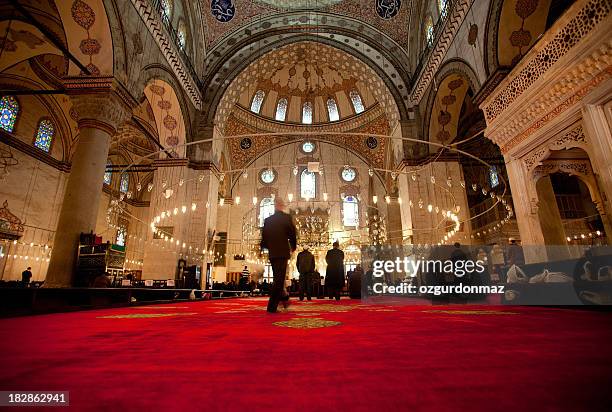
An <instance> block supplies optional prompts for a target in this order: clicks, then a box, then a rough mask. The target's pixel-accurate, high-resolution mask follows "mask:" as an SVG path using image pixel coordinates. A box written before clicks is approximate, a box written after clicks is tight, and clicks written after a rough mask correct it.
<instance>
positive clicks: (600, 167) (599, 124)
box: [582, 105, 612, 244]
mask: <svg viewBox="0 0 612 412" xmlns="http://www.w3.org/2000/svg"><path fill="white" fill-rule="evenodd" d="M582 121H583V126H584V132H585V134H586V136H587V139H588V142H589V145H590V146H591V151H590V153H589V157H590V160H591V167H592V168H593V172H594V174H595V179H596V182H597V186H598V189H599V192H600V194H601V199H602V204H598V205H597V210H598V211H599V213H600V215H601V219H602V221H603V223H604V227H605V230H606V236H607V239H608V244H612V233H610V232H609V228H611V227H612V222H611V221H610V216H612V161H610V159H612V132H611V131H610V125H609V124H608V120H607V118H606V114H605V111H604V108H603V107H602V106H596V105H585V106H584V107H583V108H582Z"/></svg>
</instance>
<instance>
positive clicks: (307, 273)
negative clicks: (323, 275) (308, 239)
mask: <svg viewBox="0 0 612 412" xmlns="http://www.w3.org/2000/svg"><path fill="white" fill-rule="evenodd" d="M296 266H297V270H298V272H300V300H304V292H306V297H307V298H308V300H312V276H313V273H314V271H315V258H314V255H313V254H312V253H310V251H309V250H308V246H305V247H304V250H302V251H301V252H300V253H298V255H297V262H296Z"/></svg>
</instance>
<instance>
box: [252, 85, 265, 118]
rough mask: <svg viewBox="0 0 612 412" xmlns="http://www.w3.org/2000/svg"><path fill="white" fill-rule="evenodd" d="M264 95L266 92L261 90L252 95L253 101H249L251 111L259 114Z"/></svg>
mask: <svg viewBox="0 0 612 412" xmlns="http://www.w3.org/2000/svg"><path fill="white" fill-rule="evenodd" d="M264 97H266V92H264V91H263V90H257V92H256V93H255V96H253V101H252V102H251V111H252V112H253V113H257V114H259V112H260V110H261V105H262V103H263V101H264Z"/></svg>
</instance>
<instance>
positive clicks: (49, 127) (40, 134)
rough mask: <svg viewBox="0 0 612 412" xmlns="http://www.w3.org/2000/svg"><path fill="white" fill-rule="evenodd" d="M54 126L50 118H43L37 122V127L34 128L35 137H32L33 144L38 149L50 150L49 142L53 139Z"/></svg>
mask: <svg viewBox="0 0 612 412" xmlns="http://www.w3.org/2000/svg"><path fill="white" fill-rule="evenodd" d="M54 133H55V128H54V127H53V123H52V122H51V120H48V119H43V120H41V121H40V122H38V129H37V130H36V138H35V139H34V146H36V147H38V148H39V149H40V150H44V151H45V152H47V153H49V150H51V142H52V141H53V134H54Z"/></svg>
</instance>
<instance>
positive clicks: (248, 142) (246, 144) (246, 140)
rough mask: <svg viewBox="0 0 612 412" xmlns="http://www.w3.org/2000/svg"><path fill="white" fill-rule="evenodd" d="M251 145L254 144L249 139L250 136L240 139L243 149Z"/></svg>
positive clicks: (247, 148)
mask: <svg viewBox="0 0 612 412" xmlns="http://www.w3.org/2000/svg"><path fill="white" fill-rule="evenodd" d="M251 146H253V141H252V140H251V139H249V138H248V137H245V138H244V139H242V140H241V141H240V148H241V149H242V150H249V149H250V148H251Z"/></svg>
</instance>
